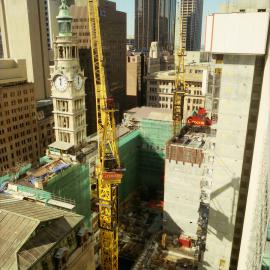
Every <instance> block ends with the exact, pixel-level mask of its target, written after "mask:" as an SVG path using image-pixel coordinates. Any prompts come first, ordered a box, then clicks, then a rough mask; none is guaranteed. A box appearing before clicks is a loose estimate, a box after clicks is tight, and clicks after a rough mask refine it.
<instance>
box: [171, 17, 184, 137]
mask: <svg viewBox="0 0 270 270" xmlns="http://www.w3.org/2000/svg"><path fill="white" fill-rule="evenodd" d="M179 19H180V33H179V48H178V51H177V65H176V70H175V90H174V93H173V135H174V136H176V135H177V134H178V133H179V131H180V127H181V124H182V122H183V114H184V100H185V94H186V88H187V87H186V82H185V75H184V74H185V59H184V57H185V49H184V48H183V42H182V19H181V15H180V17H179Z"/></svg>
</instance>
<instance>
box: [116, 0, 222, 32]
mask: <svg viewBox="0 0 270 270" xmlns="http://www.w3.org/2000/svg"><path fill="white" fill-rule="evenodd" d="M112 1H114V2H116V5H117V10H120V11H124V12H126V13H127V35H134V21H135V18H134V6H135V5H134V0H112ZM224 2H226V0H204V8H203V9H204V11H203V18H205V16H206V15H208V14H209V13H213V12H217V11H218V9H219V5H220V4H221V3H224ZM202 32H204V20H203V28H202ZM202 36H204V35H202Z"/></svg>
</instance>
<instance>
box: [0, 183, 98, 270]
mask: <svg viewBox="0 0 270 270" xmlns="http://www.w3.org/2000/svg"><path fill="white" fill-rule="evenodd" d="M7 191H8V192H2V193H1V194H0V205H1V206H0V233H1V235H2V236H4V238H2V240H1V249H2V252H1V254H0V268H1V269H25V270H26V269H47V270H53V269H67V270H76V269H87V270H94V269H95V261H94V248H93V242H92V241H91V237H90V234H89V230H88V229H87V228H85V226H84V224H83V216H81V215H78V214H75V213H73V212H71V211H69V210H67V209H65V210H62V209H63V206H65V207H68V206H72V205H70V204H69V203H66V202H65V203H64V202H63V201H57V200H56V199H54V200H51V199H49V200H44V199H41V198H42V196H43V194H45V196H46V195H50V193H48V192H44V191H39V195H40V196H39V197H38V198H37V197H36V196H35V195H36V194H37V193H38V192H37V191H36V190H34V189H31V188H26V187H22V186H17V185H11V184H9V185H8V190H7ZM23 191H24V192H23ZM25 191H27V193H26V192H25ZM27 194H31V195H32V196H29V197H31V199H30V200H29V197H27V196H28V195H27ZM33 195H34V196H33ZM47 201H54V202H55V203H56V204H55V206H56V205H57V206H58V207H59V208H60V206H62V207H61V210H60V209H56V208H53V207H51V206H48V205H47Z"/></svg>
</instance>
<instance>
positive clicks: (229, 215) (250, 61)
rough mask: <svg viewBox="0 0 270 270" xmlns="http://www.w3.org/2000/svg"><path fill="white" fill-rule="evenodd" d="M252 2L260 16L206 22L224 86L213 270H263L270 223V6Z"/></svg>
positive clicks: (212, 223) (213, 205)
mask: <svg viewBox="0 0 270 270" xmlns="http://www.w3.org/2000/svg"><path fill="white" fill-rule="evenodd" d="M240 2H241V3H242V4H243V2H244V1H240ZM247 2H248V1H247ZM251 2H252V3H253V4H254V8H253V9H251V11H253V12H250V13H249V12H245V11H244V10H243V11H241V12H233V13H225V14H222V13H219V14H213V15H211V16H208V17H207V22H206V26H207V27H206V39H205V50H206V51H207V52H210V53H212V54H213V58H214V59H215V65H214V73H217V74H218V80H220V82H219V87H218V88H217V87H214V88H213V89H212V95H213V97H215V101H216V102H217V103H216V104H215V110H216V112H217V118H218V121H217V125H216V130H217V133H216V143H215V160H214V164H213V172H212V174H213V181H212V186H211V201H210V209H209V220H208V234H207V240H206V252H205V255H204V260H205V265H207V269H209V270H216V269H222V270H228V269H230V270H235V269H254V270H255V269H261V268H260V267H261V266H260V265H261V259H262V253H263V250H264V245H265V235H266V231H267V223H268V220H269V175H270V174H269V170H270V169H269V168H270V157H269V153H270V150H269V134H270V112H269V108H270V104H269V101H270V92H269V87H270V77H269V70H270V58H269V53H270V43H269V18H270V14H269V11H267V9H268V10H269V1H268V4H267V5H266V6H263V5H260V8H258V10H257V7H258V3H259V2H260V1H258V2H257V1H249V3H247V4H249V5H248V6H246V7H249V8H251V4H252V3H251ZM262 2H263V1H262ZM241 9H244V5H241ZM239 11H240V10H239ZM256 11H257V12H256ZM236 25H237V28H236V27H235V26H236ZM258 29H259V31H258ZM228 41H229V42H228Z"/></svg>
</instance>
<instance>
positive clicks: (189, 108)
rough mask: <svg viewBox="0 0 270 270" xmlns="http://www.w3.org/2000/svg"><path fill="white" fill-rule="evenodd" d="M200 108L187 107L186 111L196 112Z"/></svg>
mask: <svg viewBox="0 0 270 270" xmlns="http://www.w3.org/2000/svg"><path fill="white" fill-rule="evenodd" d="M199 107H200V106H187V110H188V111H190V110H192V111H194V110H198V109H199Z"/></svg>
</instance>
